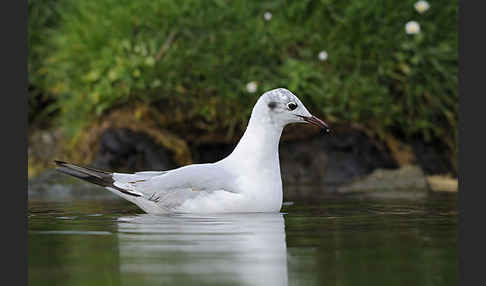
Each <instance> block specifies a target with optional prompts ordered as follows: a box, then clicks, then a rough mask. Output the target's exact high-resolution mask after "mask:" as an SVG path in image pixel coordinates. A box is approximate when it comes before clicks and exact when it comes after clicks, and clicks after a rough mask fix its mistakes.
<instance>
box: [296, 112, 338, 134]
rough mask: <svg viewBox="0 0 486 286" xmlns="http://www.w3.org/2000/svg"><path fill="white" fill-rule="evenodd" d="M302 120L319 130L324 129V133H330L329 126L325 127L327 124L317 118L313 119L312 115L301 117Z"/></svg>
mask: <svg viewBox="0 0 486 286" xmlns="http://www.w3.org/2000/svg"><path fill="white" fill-rule="evenodd" d="M301 117H302V119H304V120H305V121H306V122H307V123H310V124H312V125H315V126H317V127H319V128H322V129H324V131H325V132H329V131H331V129H329V126H327V124H326V123H325V122H324V121H322V120H320V119H319V118H317V117H315V116H314V115H311V116H301Z"/></svg>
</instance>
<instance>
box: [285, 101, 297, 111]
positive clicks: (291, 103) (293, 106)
mask: <svg viewBox="0 0 486 286" xmlns="http://www.w3.org/2000/svg"><path fill="white" fill-rule="evenodd" d="M287 107H288V108H289V109H290V110H294V109H296V108H297V104H295V103H293V102H290V103H289V104H287Z"/></svg>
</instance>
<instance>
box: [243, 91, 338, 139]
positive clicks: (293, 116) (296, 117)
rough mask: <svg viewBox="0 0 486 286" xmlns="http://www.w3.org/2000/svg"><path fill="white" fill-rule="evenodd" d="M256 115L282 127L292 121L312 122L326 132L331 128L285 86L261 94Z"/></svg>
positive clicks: (255, 108) (256, 106) (254, 110)
mask: <svg viewBox="0 0 486 286" xmlns="http://www.w3.org/2000/svg"><path fill="white" fill-rule="evenodd" d="M254 116H256V117H260V118H261V119H266V121H269V122H271V123H273V124H276V125H279V126H282V127H284V126H285V125H287V124H291V123H310V124H313V125H316V126H318V127H320V128H322V129H324V130H325V131H326V132H329V130H330V129H329V127H328V126H327V124H326V123H324V121H322V120H321V119H319V118H317V117H315V116H313V115H312V114H310V112H309V111H308V110H307V108H305V106H304V104H302V102H301V101H300V100H299V99H298V98H297V96H295V94H293V93H292V92H290V91H289V90H287V89H285V88H277V89H273V90H270V91H267V92H265V93H264V94H263V95H262V96H260V98H259V99H258V101H257V103H256V104H255V107H254V108H253V112H252V117H254Z"/></svg>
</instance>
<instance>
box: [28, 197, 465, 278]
mask: <svg viewBox="0 0 486 286" xmlns="http://www.w3.org/2000/svg"><path fill="white" fill-rule="evenodd" d="M97 191H98V190H97ZM28 215H29V217H28V251H29V252H28V273H29V285H457V279H458V266H457V260H458V256H457V255H458V254H457V236H458V233H457V220H458V219H457V194H447V195H437V194H428V195H426V196H422V197H421V198H419V199H400V200H398V199H395V200H394V199H376V198H375V199H366V198H357V197H349V196H348V197H342V196H341V197H333V196H331V197H327V198H323V199H316V200H314V201H312V202H299V201H294V202H293V204H287V205H286V206H285V207H284V209H283V210H282V213H280V214H234V215H174V216H155V215H147V214H143V213H141V212H140V211H139V210H138V209H137V208H136V207H135V206H133V205H131V204H129V203H127V202H124V201H120V200H117V199H114V198H112V197H105V198H103V197H102V198H97V199H76V198H69V197H68V198H63V199H62V200H58V201H55V200H43V199H39V198H35V199H29V212H28Z"/></svg>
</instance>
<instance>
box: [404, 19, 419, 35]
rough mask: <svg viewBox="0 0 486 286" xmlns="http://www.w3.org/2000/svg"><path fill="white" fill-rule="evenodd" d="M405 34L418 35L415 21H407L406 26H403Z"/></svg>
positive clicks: (417, 26)
mask: <svg viewBox="0 0 486 286" xmlns="http://www.w3.org/2000/svg"><path fill="white" fill-rule="evenodd" d="M405 32H407V34H418V33H420V25H419V23H417V22H415V21H408V22H407V24H405Z"/></svg>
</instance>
